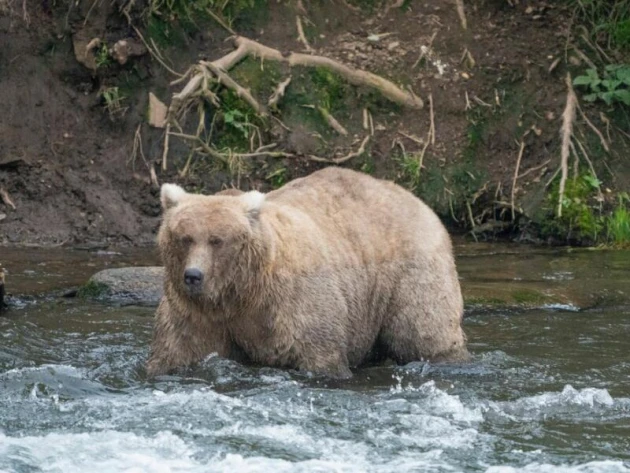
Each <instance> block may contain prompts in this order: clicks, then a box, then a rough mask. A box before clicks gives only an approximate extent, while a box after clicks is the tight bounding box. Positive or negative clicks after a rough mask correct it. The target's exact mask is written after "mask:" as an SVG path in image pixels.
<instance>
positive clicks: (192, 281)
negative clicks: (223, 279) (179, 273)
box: [184, 268, 203, 290]
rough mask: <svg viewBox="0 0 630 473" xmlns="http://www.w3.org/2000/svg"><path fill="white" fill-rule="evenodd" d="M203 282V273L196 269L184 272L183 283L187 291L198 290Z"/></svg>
mask: <svg viewBox="0 0 630 473" xmlns="http://www.w3.org/2000/svg"><path fill="white" fill-rule="evenodd" d="M202 282H203V273H202V272H201V271H200V270H199V269H197V268H187V269H186V271H184V283H185V284H186V287H187V288H188V289H189V290H198V289H200V288H201V283H202Z"/></svg>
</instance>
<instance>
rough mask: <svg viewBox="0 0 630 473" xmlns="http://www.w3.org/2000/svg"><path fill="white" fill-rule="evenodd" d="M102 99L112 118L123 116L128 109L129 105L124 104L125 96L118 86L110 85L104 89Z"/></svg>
mask: <svg viewBox="0 0 630 473" xmlns="http://www.w3.org/2000/svg"><path fill="white" fill-rule="evenodd" d="M101 99H102V100H103V102H104V106H105V108H106V109H107V112H108V113H109V117H110V118H111V119H114V118H115V117H116V116H122V115H124V114H125V112H126V111H127V107H123V106H122V102H123V100H124V99H125V97H124V96H123V95H122V94H121V93H120V89H119V88H118V87H108V88H107V89H104V90H102V91H101Z"/></svg>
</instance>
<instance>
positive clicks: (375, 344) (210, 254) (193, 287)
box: [147, 167, 469, 377]
mask: <svg viewBox="0 0 630 473" xmlns="http://www.w3.org/2000/svg"><path fill="white" fill-rule="evenodd" d="M161 201H162V207H163V209H164V216H163V222H162V225H161V228H160V231H159V235H158V246H159V249H160V252H161V256H162V259H163V262H164V265H165V275H166V276H165V282H164V297H163V298H162V301H161V303H160V306H159V308H158V310H157V314H156V321H155V328H154V336H153V342H152V347H151V354H150V357H149V360H148V362H147V372H148V373H149V375H156V374H161V373H166V372H168V371H170V370H172V369H173V368H176V367H178V366H187V365H190V364H192V363H194V362H197V361H200V360H202V359H203V358H204V357H206V356H207V355H209V354H211V353H217V354H218V355H219V356H222V357H227V358H232V359H237V360H241V361H250V362H253V363H256V364H262V365H267V366H276V367H286V368H295V369H299V370H305V371H310V372H314V373H320V374H325V375H329V376H334V377H348V376H351V372H350V368H352V367H356V366H359V365H361V364H362V363H364V362H366V361H368V360H374V359H375V358H385V357H388V358H393V359H394V360H396V361H397V362H399V363H401V364H402V363H407V362H410V361H414V360H431V361H463V360H466V359H467V358H468V356H469V355H468V351H467V349H466V337H465V335H464V332H463V330H462V327H461V323H462V314H463V304H462V295H461V291H460V286H459V281H458V277H457V271H456V268H455V262H454V259H453V252H452V247H451V240H450V238H449V235H448V233H447V231H446V229H445V228H444V226H443V225H442V223H441V222H440V220H439V218H438V217H437V216H436V215H435V213H433V211H432V210H431V209H429V207H427V206H426V205H425V204H424V203H423V202H422V201H420V200H419V199H417V198H416V197H415V196H413V195H412V194H411V193H409V192H407V191H406V190H404V189H402V188H401V187H399V186H397V185H396V184H394V183H391V182H387V181H382V180H377V179H375V178H373V177H370V176H368V175H365V174H361V173H358V172H354V171H350V170H346V169H341V168H336V167H330V168H326V169H323V170H321V171H317V172H315V173H313V174H311V175H310V176H308V177H304V178H301V179H296V180H294V181H292V182H290V183H288V184H286V185H285V186H284V187H282V188H280V189H278V190H274V191H272V192H269V193H268V194H266V195H265V194H261V193H259V192H257V191H251V192H246V193H242V194H240V195H213V196H204V195H195V194H189V193H187V192H186V191H184V190H183V189H182V188H181V187H178V186H176V185H173V184H164V185H163V186H162V190H161Z"/></svg>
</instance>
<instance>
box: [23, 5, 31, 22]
mask: <svg viewBox="0 0 630 473" xmlns="http://www.w3.org/2000/svg"><path fill="white" fill-rule="evenodd" d="M22 19H23V20H24V23H26V26H27V27H29V26H31V16H30V15H29V14H28V10H27V9H26V0H22Z"/></svg>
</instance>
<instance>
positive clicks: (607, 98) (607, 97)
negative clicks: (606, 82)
mask: <svg viewBox="0 0 630 473" xmlns="http://www.w3.org/2000/svg"><path fill="white" fill-rule="evenodd" d="M599 98H600V99H602V100H603V101H604V102H606V105H611V104H612V102H613V99H614V98H615V92H614V91H612V92H603V93H601V94H599Z"/></svg>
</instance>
